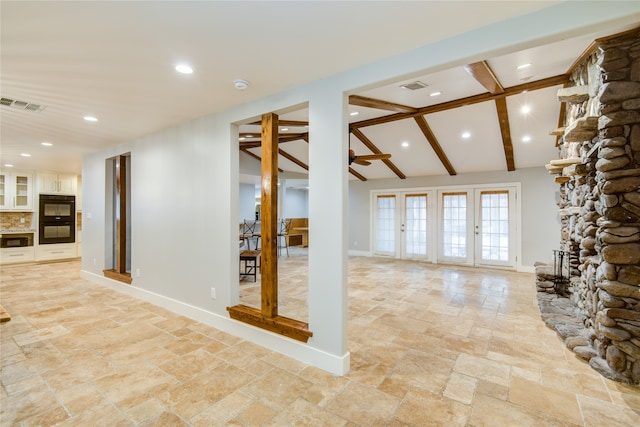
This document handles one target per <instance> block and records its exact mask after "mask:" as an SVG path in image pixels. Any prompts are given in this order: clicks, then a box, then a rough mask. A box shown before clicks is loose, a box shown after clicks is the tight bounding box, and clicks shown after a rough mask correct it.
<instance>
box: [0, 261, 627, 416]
mask: <svg viewBox="0 0 640 427" xmlns="http://www.w3.org/2000/svg"><path fill="white" fill-rule="evenodd" d="M281 260H282V261H281V264H280V277H281V282H282V283H283V285H282V287H281V292H280V293H281V294H283V298H282V301H281V307H282V308H283V310H284V311H283V312H282V314H284V315H290V316H293V317H305V316H306V311H305V310H304V308H302V309H301V308H300V307H299V306H304V303H303V302H304V299H305V296H306V286H305V285H304V278H305V266H306V257H305V256H304V255H302V256H301V255H300V253H298V254H297V256H294V254H292V256H291V257H289V258H286V257H283V258H281ZM79 268H80V264H79V262H78V261H73V262H64V263H54V264H42V265H24V266H11V267H3V268H2V269H1V270H0V274H1V275H2V276H1V287H0V291H1V297H2V304H3V305H4V307H5V308H6V309H7V310H8V311H9V312H10V313H11V314H12V316H13V319H12V320H11V321H10V322H7V323H3V324H1V325H0V332H1V333H2V335H1V337H2V340H1V363H2V376H1V380H2V390H1V391H0V393H1V395H0V398H1V400H0V404H1V406H2V409H1V412H0V419H1V422H0V424H1V425H2V426H36V425H41V426H51V425H60V426H130V425H136V426H185V425H191V426H218V425H221V426H262V425H264V426H293V425H296V426H331V427H333V426H427V425H442V426H550V425H553V426H574V425H584V426H607V427H611V426H638V425H640V390H639V389H638V388H636V387H631V386H625V385H621V384H618V383H615V382H612V381H609V380H606V379H604V378H602V377H601V376H600V375H599V374H597V373H596V372H595V371H593V370H591V369H590V368H589V367H588V365H586V364H585V363H583V362H581V361H579V360H577V359H576V358H575V357H574V355H573V354H572V353H571V352H570V351H568V350H566V349H565V348H564V346H563V344H562V343H561V342H560V340H558V339H557V338H556V336H555V333H554V332H552V331H551V330H549V329H547V328H546V327H545V326H544V324H543V322H542V321H541V320H540V315H539V312H538V308H537V305H536V300H535V292H534V288H535V286H534V279H533V275H531V274H519V273H514V272H504V271H497V270H487V269H472V268H462V267H450V266H449V267H447V266H441V265H440V266H432V265H429V264H423V263H416V262H406V261H394V260H387V259H376V258H363V257H354V258H350V260H349V307H350V319H349V347H350V351H351V372H350V373H349V374H348V375H347V376H345V377H335V376H332V375H330V374H328V373H326V372H323V371H321V370H319V369H316V368H313V367H310V366H307V365H305V364H303V363H300V362H297V361H295V360H292V359H289V358H287V357H284V356H281V355H279V354H278V353H274V352H272V351H269V350H266V349H264V348H261V347H259V346H257V345H254V344H251V343H249V342H246V341H242V340H240V339H238V338H235V337H233V336H231V335H229V334H226V333H224V332H221V331H218V330H216V329H214V328H211V327H209V326H206V325H204V324H201V323H198V322H195V321H193V320H190V319H187V318H184V317H182V316H178V315H175V314H173V313H171V312H168V311H167V310H164V309H162V308H158V307H155V306H153V305H151V304H148V303H145V302H141V301H138V300H136V299H133V298H131V297H128V296H125V295H123V294H120V293H117V292H114V291H112V290H109V289H106V288H103V287H101V286H98V285H95V284H93V283H90V282H87V281H85V280H83V279H81V278H80V277H79ZM123 286H124V285H123ZM241 289H242V298H243V300H244V301H245V302H251V301H252V299H254V300H255V298H256V295H255V292H256V290H257V289H258V288H257V287H256V286H255V285H253V284H252V283H249V282H246V281H242V285H241ZM285 312H286V313H285ZM303 320H304V319H303Z"/></svg>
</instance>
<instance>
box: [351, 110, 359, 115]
mask: <svg viewBox="0 0 640 427" xmlns="http://www.w3.org/2000/svg"><path fill="white" fill-rule="evenodd" d="M358 114H360V112H358V111H352V112H350V113H349V115H350V116H357V115H358Z"/></svg>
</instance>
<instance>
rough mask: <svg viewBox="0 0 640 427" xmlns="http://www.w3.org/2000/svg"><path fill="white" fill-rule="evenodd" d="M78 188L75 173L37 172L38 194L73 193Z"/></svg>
mask: <svg viewBox="0 0 640 427" xmlns="http://www.w3.org/2000/svg"><path fill="white" fill-rule="evenodd" d="M77 189H78V177H77V175H70V174H58V173H53V172H38V193H39V194H69V195H75V194H76V191H77Z"/></svg>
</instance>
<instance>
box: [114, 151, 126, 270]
mask: <svg viewBox="0 0 640 427" xmlns="http://www.w3.org/2000/svg"><path fill="white" fill-rule="evenodd" d="M115 169H116V170H115V173H116V188H115V190H116V191H115V193H116V194H115V196H116V197H115V204H116V206H115V227H116V230H115V231H116V232H115V235H116V241H115V245H116V259H115V271H116V272H117V273H121V274H122V273H126V272H127V157H126V156H118V157H116V158H115Z"/></svg>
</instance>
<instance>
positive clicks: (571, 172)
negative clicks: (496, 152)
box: [536, 29, 640, 384]
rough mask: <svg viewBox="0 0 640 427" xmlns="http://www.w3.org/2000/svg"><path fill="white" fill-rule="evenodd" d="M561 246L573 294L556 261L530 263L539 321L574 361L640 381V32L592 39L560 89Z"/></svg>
mask: <svg viewBox="0 0 640 427" xmlns="http://www.w3.org/2000/svg"><path fill="white" fill-rule="evenodd" d="M558 99H559V101H560V102H563V103H565V107H566V115H565V127H564V129H563V136H562V138H561V139H560V140H559V144H558V147H559V157H560V159H556V160H553V161H551V162H550V164H549V165H547V169H548V170H549V172H550V173H553V174H557V176H556V178H555V181H556V183H558V184H559V185H560V190H559V201H558V207H559V216H560V222H561V230H562V231H561V233H562V235H561V240H560V247H559V249H561V250H563V251H566V252H569V253H571V254H572V256H571V260H572V262H571V264H570V266H569V267H568V270H569V272H570V287H569V288H570V296H569V297H568V298H564V297H561V296H559V295H556V294H555V292H554V287H553V277H550V275H549V271H553V266H551V267H549V266H548V265H538V266H536V274H537V278H536V285H537V290H538V303H539V305H540V310H541V313H542V317H543V319H544V320H545V322H546V323H547V325H549V326H550V327H552V328H554V329H555V330H556V331H557V332H558V334H559V335H560V337H562V339H563V340H564V342H565V344H566V345H567V347H569V348H570V349H572V350H573V351H574V352H575V353H576V355H578V356H579V357H580V358H582V359H584V360H587V361H589V364H590V365H591V366H592V367H593V368H594V369H596V370H597V371H598V372H600V373H601V374H603V375H604V376H606V377H607V378H611V379H614V380H618V381H622V382H627V383H632V384H638V383H640V30H638V29H636V30H634V31H631V32H627V33H625V34H621V35H618V36H617V37H613V38H606V39H601V40H596V43H595V49H594V50H593V52H592V53H591V54H590V55H588V56H586V57H585V58H584V60H583V61H582V62H581V63H579V64H577V66H576V67H575V68H574V70H573V72H572V74H571V83H570V84H569V85H568V87H565V88H563V89H561V90H559V92H558Z"/></svg>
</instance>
